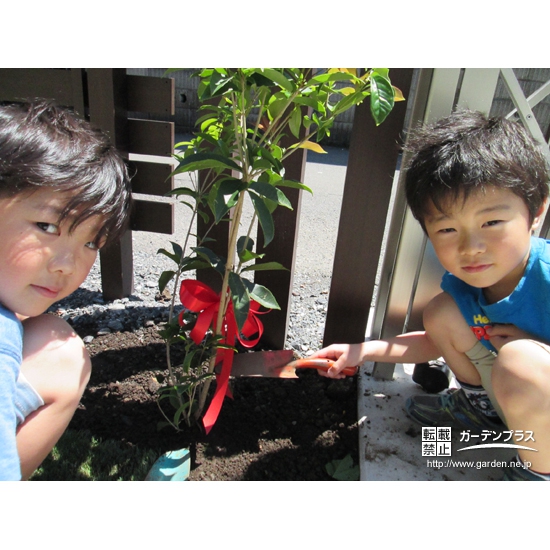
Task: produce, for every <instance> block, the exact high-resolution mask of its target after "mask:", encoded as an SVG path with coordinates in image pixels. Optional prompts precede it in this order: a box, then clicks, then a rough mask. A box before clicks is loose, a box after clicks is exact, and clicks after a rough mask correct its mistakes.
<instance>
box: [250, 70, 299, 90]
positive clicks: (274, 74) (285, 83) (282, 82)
mask: <svg viewBox="0 0 550 550" xmlns="http://www.w3.org/2000/svg"><path fill="white" fill-rule="evenodd" d="M258 72H260V73H261V74H263V75H264V76H266V77H267V78H269V79H270V80H272V81H273V82H275V84H278V85H279V86H280V87H281V88H284V89H285V90H287V91H288V92H292V91H293V90H294V86H293V85H292V82H290V80H288V78H286V77H285V76H284V75H283V74H282V73H280V72H279V71H277V69H261V70H260V71H258Z"/></svg>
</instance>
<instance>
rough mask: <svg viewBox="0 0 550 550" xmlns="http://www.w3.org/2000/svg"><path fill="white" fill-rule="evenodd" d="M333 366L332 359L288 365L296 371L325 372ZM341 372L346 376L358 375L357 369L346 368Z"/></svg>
mask: <svg viewBox="0 0 550 550" xmlns="http://www.w3.org/2000/svg"><path fill="white" fill-rule="evenodd" d="M332 365H334V361H332V360H330V359H297V360H296V361H292V363H289V364H288V366H289V367H292V368H295V369H317V370H323V371H325V372H326V371H327V370H328V369H330V367H332ZM341 372H342V374H345V375H346V376H354V375H355V374H357V368H356V367H346V368H345V369H344V370H342V371H341Z"/></svg>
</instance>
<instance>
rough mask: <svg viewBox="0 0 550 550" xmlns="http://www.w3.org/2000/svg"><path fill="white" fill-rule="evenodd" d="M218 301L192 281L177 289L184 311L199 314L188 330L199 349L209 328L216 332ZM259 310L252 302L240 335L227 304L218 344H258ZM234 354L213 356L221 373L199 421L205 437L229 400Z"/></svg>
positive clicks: (221, 352)
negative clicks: (220, 338) (225, 402)
mask: <svg viewBox="0 0 550 550" xmlns="http://www.w3.org/2000/svg"><path fill="white" fill-rule="evenodd" d="M220 299H221V298H220V295H219V294H216V293H215V292H214V291H213V290H212V289H211V288H210V287H209V286H208V285H205V284H204V283H201V282H200V281H195V280H194V279H186V280H185V281H182V283H181V287H180V300H181V303H182V304H183V306H184V307H185V308H186V309H188V310H190V311H194V312H196V313H198V316H197V322H196V323H195V326H194V327H193V329H192V330H191V338H192V339H193V341H194V342H195V344H197V345H198V344H200V343H201V342H202V340H203V339H204V337H205V336H206V333H207V331H208V329H210V328H212V329H213V330H215V328H216V327H215V324H216V321H217V317H218V311H219V309H220ZM259 309H260V304H258V302H256V301H254V300H251V302H250V309H249V312H248V317H247V318H246V321H245V323H244V325H243V328H242V331H241V332H239V330H238V327H237V321H236V320H235V312H234V310H233V303H232V302H231V301H230V302H229V304H228V306H227V311H226V313H225V315H224V318H223V322H222V328H221V336H222V340H221V343H222V344H225V345H228V346H235V343H236V340H238V341H239V342H240V343H241V344H242V345H243V346H244V347H246V348H252V347H254V346H255V345H256V344H257V343H258V342H259V341H260V338H261V337H262V334H263V331H264V327H263V324H262V322H261V321H260V320H259V319H258V317H257V316H258V315H261V314H262V313H267V312H260V311H259ZM182 319H183V313H182V314H180V325H181V324H183V321H182ZM254 334H257V336H256V337H255V338H253V339H250V337H251V336H253V335H254ZM234 353H235V352H234V351H233V350H232V349H221V348H219V349H218V351H217V352H216V363H219V362H220V361H221V362H222V368H221V372H220V373H219V374H217V375H216V391H215V392H214V397H213V398H212V402H211V403H210V406H209V407H208V410H207V411H206V413H205V415H204V417H203V419H202V422H203V425H204V429H205V431H206V433H207V434H208V433H209V432H210V430H211V429H212V427H213V426H214V424H215V423H216V420H217V419H218V415H219V413H220V410H221V408H222V404H223V400H224V397H225V396H226V395H228V396H231V394H230V391H229V376H230V374H231V368H232V366H233V355H234Z"/></svg>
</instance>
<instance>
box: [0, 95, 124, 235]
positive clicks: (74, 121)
mask: <svg viewBox="0 0 550 550" xmlns="http://www.w3.org/2000/svg"><path fill="white" fill-rule="evenodd" d="M38 189H52V190H55V191H59V192H66V193H68V196H69V200H68V202H67V204H66V205H65V207H64V210H63V212H62V214H61V217H60V219H59V222H61V221H63V220H65V219H69V220H70V221H71V226H70V231H73V230H74V229H75V228H76V227H77V226H78V225H79V224H80V223H82V222H83V221H85V220H86V219H88V218H90V217H91V216H95V215H99V216H102V217H103V218H104V223H103V224H102V226H101V228H100V231H99V234H98V235H97V236H96V242H99V241H101V240H104V239H105V241H106V242H107V243H109V242H112V241H114V240H116V239H117V238H118V237H120V235H121V234H122V233H123V232H124V230H125V229H126V226H127V222H128V217H129V213H130V209H131V188H130V178H129V177H128V170H127V167H126V164H125V163H124V160H123V159H122V157H121V155H120V154H119V153H118V151H117V150H116V149H115V148H114V146H113V145H111V143H110V141H109V138H108V137H107V135H106V134H105V133H103V132H102V131H101V130H98V129H95V128H93V127H92V126H91V125H90V124H89V123H88V122H86V121H85V120H83V119H81V118H79V117H78V116H76V115H75V114H74V113H73V112H71V111H70V110H69V109H65V108H62V107H58V106H56V105H54V104H53V103H52V102H49V101H44V100H37V101H33V102H27V103H10V104H5V105H1V106H0V197H3V198H5V197H14V196H16V195H19V194H22V193H32V192H33V191H36V190H38Z"/></svg>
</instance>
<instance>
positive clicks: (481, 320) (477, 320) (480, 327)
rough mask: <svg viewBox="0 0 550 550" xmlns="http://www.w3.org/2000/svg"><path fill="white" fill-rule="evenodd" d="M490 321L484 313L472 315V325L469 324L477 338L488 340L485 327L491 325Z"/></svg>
mask: <svg viewBox="0 0 550 550" xmlns="http://www.w3.org/2000/svg"><path fill="white" fill-rule="evenodd" d="M490 323H491V321H489V319H488V318H487V317H486V316H485V315H474V325H475V326H470V328H471V329H472V332H473V333H474V334H475V336H476V338H477V339H478V340H489V336H488V335H487V330H486V329H487V328H489V327H490V326H491V324H490Z"/></svg>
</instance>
